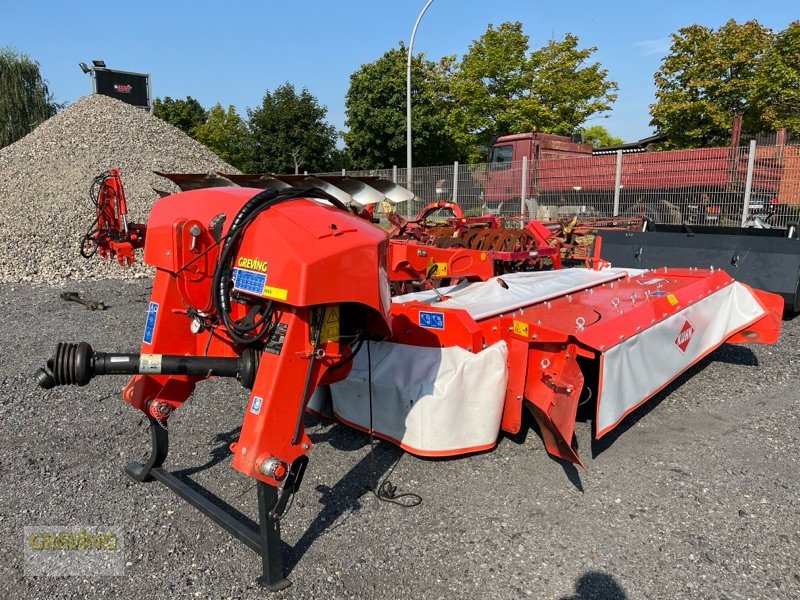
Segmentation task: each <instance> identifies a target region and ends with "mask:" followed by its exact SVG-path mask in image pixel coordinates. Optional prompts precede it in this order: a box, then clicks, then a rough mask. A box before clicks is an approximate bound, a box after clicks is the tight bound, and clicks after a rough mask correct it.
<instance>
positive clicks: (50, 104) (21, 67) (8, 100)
mask: <svg viewBox="0 0 800 600" xmlns="http://www.w3.org/2000/svg"><path fill="white" fill-rule="evenodd" d="M62 107H63V106H62V105H60V104H58V103H56V102H55V100H54V99H53V96H52V94H51V93H50V91H49V89H48V87H47V82H46V81H45V80H44V79H42V75H41V73H40V72H39V63H38V62H36V61H35V60H33V59H31V58H30V57H29V56H28V55H27V54H24V53H21V52H17V51H16V50H14V49H13V48H11V47H7V48H2V49H0V148H2V147H4V146H8V145H9V144H12V143H14V142H16V141H17V140H18V139H20V138H22V137H24V136H26V135H28V134H29V133H30V132H31V131H33V129H34V128H35V127H36V126H37V125H39V124H40V123H42V122H43V121H46V120H47V119H49V118H50V117H52V116H53V115H54V114H56V112H58V111H59V110H60V109H61V108H62Z"/></svg>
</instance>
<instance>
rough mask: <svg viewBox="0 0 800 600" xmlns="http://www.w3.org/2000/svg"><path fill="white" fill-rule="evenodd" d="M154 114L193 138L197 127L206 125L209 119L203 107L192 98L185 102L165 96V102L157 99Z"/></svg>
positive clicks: (154, 102)
mask: <svg viewBox="0 0 800 600" xmlns="http://www.w3.org/2000/svg"><path fill="white" fill-rule="evenodd" d="M153 114H154V115H155V116H157V117H159V118H161V119H163V120H165V121H166V122H167V123H169V124H170V125H174V126H175V127H177V128H178V129H180V130H181V131H183V132H184V133H187V134H188V135H191V136H192V137H194V132H195V129H196V128H197V126H198V125H202V124H203V123H205V122H206V118H207V116H206V111H205V109H204V108H203V106H202V105H201V104H200V103H199V102H198V101H197V100H195V99H194V98H192V97H191V96H186V99H185V100H182V99H180V98H178V99H173V98H170V97H169V96H164V99H163V100H162V99H161V98H156V99H155V100H154V101H153Z"/></svg>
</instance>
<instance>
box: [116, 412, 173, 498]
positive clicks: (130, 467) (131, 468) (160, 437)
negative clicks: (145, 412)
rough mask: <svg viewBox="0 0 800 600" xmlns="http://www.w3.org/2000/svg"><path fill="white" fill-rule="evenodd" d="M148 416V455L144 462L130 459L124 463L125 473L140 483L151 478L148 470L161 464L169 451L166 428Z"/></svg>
mask: <svg viewBox="0 0 800 600" xmlns="http://www.w3.org/2000/svg"><path fill="white" fill-rule="evenodd" d="M148 418H149V419H150V446H151V448H150V456H148V457H147V460H146V461H145V462H144V463H139V462H135V461H132V462H129V463H128V464H127V465H125V474H126V475H128V477H130V478H131V479H133V480H134V481H138V482H140V483H141V482H143V481H151V480H152V479H153V477H152V475H151V474H150V470H151V469H155V468H158V467H160V466H161V465H163V464H164V461H165V460H166V459H167V453H168V452H169V433H168V432H167V430H166V428H165V427H163V426H162V425H160V424H159V422H158V421H156V420H155V419H154V418H153V417H148Z"/></svg>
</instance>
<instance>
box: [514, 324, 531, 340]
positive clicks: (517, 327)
mask: <svg viewBox="0 0 800 600" xmlns="http://www.w3.org/2000/svg"><path fill="white" fill-rule="evenodd" d="M514 333H516V334H517V335H524V336H525V337H528V336H529V335H530V333H529V329H528V324H527V323H526V322H525V321H514Z"/></svg>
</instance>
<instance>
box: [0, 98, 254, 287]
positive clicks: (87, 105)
mask: <svg viewBox="0 0 800 600" xmlns="http://www.w3.org/2000/svg"><path fill="white" fill-rule="evenodd" d="M111 167H120V169H121V171H122V183H123V185H124V187H125V195H126V198H127V200H128V208H129V210H130V220H131V221H132V222H142V220H143V219H144V218H145V217H146V216H147V215H148V214H149V212H150V207H151V206H152V204H153V201H154V200H155V199H156V197H157V195H156V193H155V192H154V191H153V188H154V187H155V188H158V189H161V190H165V191H178V189H177V186H175V185H174V184H172V182H170V181H168V180H166V179H164V178H162V177H159V176H158V175H155V174H154V173H153V171H162V172H184V173H206V172H215V171H222V172H225V173H238V171H237V170H236V169H234V168H233V167H231V166H230V165H228V164H227V163H226V162H224V161H223V160H222V159H220V158H219V157H218V156H217V155H215V154H214V153H213V152H211V151H210V150H209V149H208V148H206V147H205V146H203V145H202V144H200V143H198V142H196V141H195V140H193V139H192V138H190V137H189V136H187V135H186V134H185V133H183V132H182V131H180V130H179V129H176V128H175V127H173V126H172V125H169V124H167V123H166V122H164V121H162V120H161V119H159V118H157V117H154V116H152V115H151V114H150V113H148V112H146V111H143V110H142V109H139V108H135V107H133V106H130V105H128V104H125V103H124V102H120V101H119V100H115V99H113V98H109V97H107V96H101V95H99V94H95V95H90V96H85V97H83V98H81V99H80V100H78V101H77V102H75V103H74V104H72V105H71V106H69V107H68V108H67V109H65V110H64V111H62V112H60V113H59V114H57V115H56V116H54V117H53V118H51V119H49V120H48V121H46V122H44V123H43V124H42V125H40V126H39V127H37V128H36V129H35V130H34V131H33V132H31V133H30V134H29V135H27V136H25V137H24V138H22V139H21V140H19V141H17V142H16V143H14V144H11V145H10V146H6V147H5V148H2V149H0V281H2V282H18V281H34V282H50V283H52V282H57V281H63V280H68V279H76V278H79V279H86V278H97V277H102V278H109V277H111V278H117V279H121V278H133V277H143V276H146V275H148V271H147V268H146V267H144V266H143V265H141V263H139V264H137V265H136V266H135V267H134V268H133V269H120V268H118V267H117V266H116V264H102V265H101V264H99V262H97V261H92V263H91V264H88V263H87V261H85V260H83V259H82V258H81V257H80V255H79V253H78V247H79V241H80V239H81V237H82V236H83V234H84V233H86V230H87V229H88V227H89V225H90V224H91V222H92V220H93V219H94V216H95V214H94V209H93V206H92V205H91V204H90V201H89V197H88V194H89V186H90V185H91V183H92V179H93V178H94V177H95V176H96V175H99V174H100V173H102V172H103V171H105V170H107V169H109V168H111Z"/></svg>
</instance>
